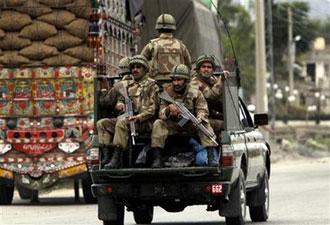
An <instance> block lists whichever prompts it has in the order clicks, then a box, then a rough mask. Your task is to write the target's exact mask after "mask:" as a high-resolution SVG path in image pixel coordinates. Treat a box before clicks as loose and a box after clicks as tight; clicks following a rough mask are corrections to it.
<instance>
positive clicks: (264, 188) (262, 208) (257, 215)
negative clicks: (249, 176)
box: [249, 170, 269, 222]
mask: <svg viewBox="0 0 330 225" xmlns="http://www.w3.org/2000/svg"><path fill="white" fill-rule="evenodd" d="M254 194H255V195H256V198H258V199H263V204H262V205H257V206H250V207H249V211H250V218H251V220H252V221H253V222H263V221H266V220H267V219H268V215H269V179H268V172H267V170H265V175H264V178H263V181H262V183H261V185H260V187H259V188H258V189H257V190H255V193H254Z"/></svg>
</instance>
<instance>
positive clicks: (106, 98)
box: [99, 75, 133, 108]
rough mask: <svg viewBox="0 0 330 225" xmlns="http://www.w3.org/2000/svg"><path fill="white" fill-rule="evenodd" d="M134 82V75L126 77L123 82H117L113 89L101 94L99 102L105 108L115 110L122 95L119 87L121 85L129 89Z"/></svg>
mask: <svg viewBox="0 0 330 225" xmlns="http://www.w3.org/2000/svg"><path fill="white" fill-rule="evenodd" d="M132 82H133V81H132V75H125V76H124V77H123V78H122V80H120V81H118V82H116V83H115V84H114V85H113V87H112V88H110V90H108V91H106V92H101V95H100V100H99V102H100V105H101V106H103V107H109V108H114V107H115V105H116V103H117V101H118V98H119V96H120V93H119V92H118V87H119V86H120V85H124V86H125V87H127V86H128V85H129V84H130V83H132Z"/></svg>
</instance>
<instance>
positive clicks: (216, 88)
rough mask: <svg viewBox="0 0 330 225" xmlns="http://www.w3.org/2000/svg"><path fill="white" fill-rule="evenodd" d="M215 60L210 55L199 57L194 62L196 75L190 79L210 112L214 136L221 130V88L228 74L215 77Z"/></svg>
mask: <svg viewBox="0 0 330 225" xmlns="http://www.w3.org/2000/svg"><path fill="white" fill-rule="evenodd" d="M214 70H215V59H214V56H212V55H201V56H199V57H198V59H197V61H196V72H197V73H196V74H195V76H194V77H193V78H192V81H191V85H193V86H195V87H196V88H197V89H199V90H200V91H201V92H202V93H203V95H204V97H205V99H206V101H207V104H208V108H209V111H210V116H209V120H210V124H211V126H212V128H213V130H214V132H215V134H216V135H219V133H220V131H221V129H223V110H222V87H223V85H224V80H225V76H226V74H227V73H228V72H227V71H225V72H224V74H223V75H221V76H218V77H215V76H214V75H213V73H214Z"/></svg>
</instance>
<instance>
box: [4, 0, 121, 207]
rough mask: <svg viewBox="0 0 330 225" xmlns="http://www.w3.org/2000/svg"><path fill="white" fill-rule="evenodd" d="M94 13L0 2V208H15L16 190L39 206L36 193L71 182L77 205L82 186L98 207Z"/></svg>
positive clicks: (42, 3)
mask: <svg viewBox="0 0 330 225" xmlns="http://www.w3.org/2000/svg"><path fill="white" fill-rule="evenodd" d="M95 5H97V2H96V1H91V0H56V1H53V0H15V1H12V0H0V205H2V204H11V202H12V199H13V192H14V188H15V187H17V190H18V192H19V194H20V196H21V198H23V199H27V198H32V199H33V200H37V198H38V191H39V190H42V189H45V188H49V187H51V186H53V185H54V184H56V183H57V182H59V181H60V180H62V179H66V178H69V179H72V180H74V187H75V197H76V198H78V197H79V181H80V180H81V184H82V189H83V194H84V199H85V201H86V202H87V203H92V202H95V198H94V197H93V196H92V195H91V190H90V185H91V179H90V176H89V174H88V172H87V171H88V163H87V162H88V158H87V151H88V149H89V148H90V145H91V143H92V137H93V129H94V122H95V121H94V86H95V85H96V82H94V81H95V80H96V79H95V78H96V76H97V68H98V67H96V66H95V65H96V63H95V58H96V57H95V55H96V54H98V50H99V48H98V47H99V42H100V38H99V33H98V30H97V29H96V30H95V29H94V28H95V26H94V24H93V20H94V19H93V18H94V17H95V16H96V17H98V16H99V15H100V14H99V8H97V9H95ZM112 38H113V37H112ZM110 40H111V39H110ZM116 40H117V39H116ZM122 54H126V53H122ZM112 55H115V54H112ZM119 57H122V56H121V55H120V54H119V53H118V54H117V53H116V58H119ZM109 60H111V59H109ZM97 63H98V62H97ZM112 63H113V64H115V63H116V62H115V61H114V60H113V61H112ZM111 65H112V64H111ZM109 68H110V66H109Z"/></svg>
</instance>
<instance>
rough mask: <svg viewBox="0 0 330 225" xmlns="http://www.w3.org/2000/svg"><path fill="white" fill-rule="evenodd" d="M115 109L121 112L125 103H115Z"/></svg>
mask: <svg viewBox="0 0 330 225" xmlns="http://www.w3.org/2000/svg"><path fill="white" fill-rule="evenodd" d="M115 109H116V110H117V111H118V112H122V111H124V109H125V104H124V103H121V102H120V103H117V104H116V106H115Z"/></svg>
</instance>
